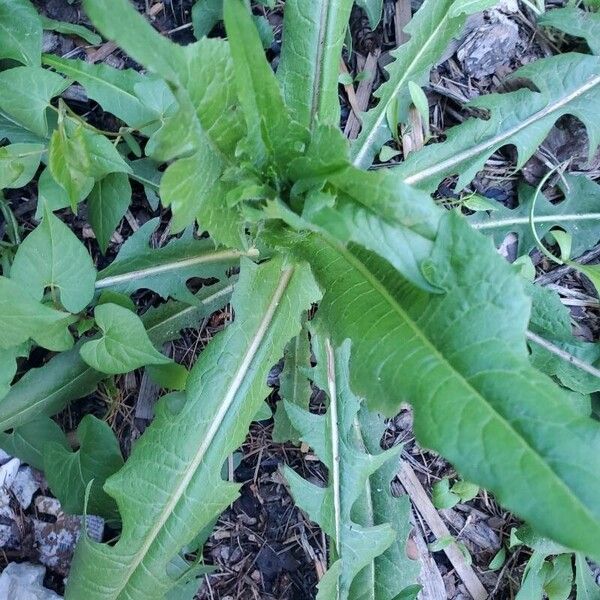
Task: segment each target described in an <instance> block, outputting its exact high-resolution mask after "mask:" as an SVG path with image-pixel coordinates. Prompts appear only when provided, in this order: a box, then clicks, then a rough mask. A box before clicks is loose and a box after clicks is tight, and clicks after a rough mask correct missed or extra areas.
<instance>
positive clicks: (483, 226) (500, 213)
mask: <svg viewBox="0 0 600 600" xmlns="http://www.w3.org/2000/svg"><path fill="white" fill-rule="evenodd" d="M563 181H564V185H561V188H562V190H563V192H564V195H565V199H564V200H563V201H561V202H559V203H558V204H553V203H551V202H550V201H549V200H548V199H547V198H546V197H545V196H544V195H543V194H538V193H537V190H536V189H535V188H532V187H530V186H527V185H522V186H521V187H520V189H519V206H518V207H516V208H514V209H510V208H507V207H506V206H504V205H503V204H501V203H500V202H493V201H490V202H491V205H492V206H493V207H494V208H495V210H491V211H489V212H486V211H480V212H477V213H475V214H474V215H472V216H471V217H469V221H470V222H471V224H472V225H473V226H474V227H475V228H476V229H479V230H480V231H481V232H482V233H485V234H486V235H490V236H491V237H492V239H493V240H494V244H496V245H497V246H498V245H500V244H501V243H502V241H503V240H504V238H505V237H506V236H507V235H508V234H509V233H516V234H517V235H518V245H517V254H518V255H519V256H520V255H522V254H528V253H529V252H530V251H531V250H532V249H533V248H535V247H536V245H537V241H536V239H535V236H534V234H533V230H532V226H531V223H530V221H531V222H532V223H533V225H534V226H535V231H536V232H537V235H538V237H539V238H540V239H542V238H544V237H545V236H546V235H547V234H548V233H549V232H550V230H551V229H554V228H556V227H560V228H561V229H564V230H565V231H567V232H569V233H570V234H571V235H572V246H571V253H572V255H573V256H579V255H581V254H583V252H585V251H586V250H588V249H589V248H591V247H593V246H594V245H595V244H596V242H597V241H598V239H600V227H599V225H598V224H599V222H600V186H599V185H598V184H597V183H595V182H593V181H591V180H590V179H588V178H587V177H584V176H573V175H564V180H563ZM533 202H535V206H534V212H533V215H532V214H531V208H532V205H533Z"/></svg>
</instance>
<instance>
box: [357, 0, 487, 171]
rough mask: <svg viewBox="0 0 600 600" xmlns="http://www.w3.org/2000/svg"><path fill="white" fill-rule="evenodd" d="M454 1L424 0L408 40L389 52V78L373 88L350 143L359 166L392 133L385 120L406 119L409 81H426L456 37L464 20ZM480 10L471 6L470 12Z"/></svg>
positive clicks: (367, 163)
mask: <svg viewBox="0 0 600 600" xmlns="http://www.w3.org/2000/svg"><path fill="white" fill-rule="evenodd" d="M454 4H455V1H454V0H426V2H424V3H423V6H421V8H420V9H419V11H418V12H417V14H416V15H415V17H414V18H413V20H412V21H411V22H410V24H409V25H408V26H407V27H406V33H408V34H409V35H410V40H409V41H408V42H406V43H405V44H404V45H402V46H400V47H399V48H398V49H396V50H394V51H392V52H391V53H390V54H391V56H392V57H393V58H394V59H395V60H394V61H393V62H391V63H390V64H389V65H387V66H386V71H387V72H388V75H389V78H388V80H387V81H386V82H385V83H383V84H381V86H379V88H377V90H375V93H374V96H375V97H376V98H378V102H377V104H376V105H375V106H374V107H373V108H372V109H371V110H369V111H367V112H366V113H365V114H363V115H362V129H361V132H360V134H359V136H358V138H357V139H356V140H355V141H354V142H353V143H352V150H351V153H352V159H353V161H354V163H355V164H356V165H358V166H361V167H368V166H370V165H371V163H372V162H373V158H374V157H375V155H376V154H377V153H378V152H379V150H380V149H381V147H382V146H383V144H385V142H387V141H388V140H389V139H391V138H392V135H393V134H395V132H392V131H391V130H390V126H389V122H390V119H388V116H389V115H392V118H391V121H393V122H394V123H397V122H399V121H400V122H406V119H407V116H408V109H409V108H410V105H411V102H412V100H411V95H410V90H409V86H408V84H409V83H410V82H411V81H412V82H414V83H416V84H418V85H423V84H425V83H427V81H428V79H429V71H430V70H431V68H432V67H433V66H434V65H435V64H436V63H437V62H438V61H439V60H440V58H441V56H442V54H443V53H444V51H445V50H446V48H447V47H448V45H449V44H450V42H451V41H452V38H454V37H457V36H458V35H459V34H460V32H461V30H462V27H463V25H464V23H465V21H466V17H465V15H464V14H460V13H458V14H454V13H453V10H452V9H453V5H454ZM477 10H479V8H478V7H474V8H473V9H471V10H469V12H475V11H477Z"/></svg>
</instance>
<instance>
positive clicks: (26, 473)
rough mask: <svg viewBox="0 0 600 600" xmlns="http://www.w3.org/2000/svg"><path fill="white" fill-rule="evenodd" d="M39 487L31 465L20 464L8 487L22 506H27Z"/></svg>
mask: <svg viewBox="0 0 600 600" xmlns="http://www.w3.org/2000/svg"><path fill="white" fill-rule="evenodd" d="M39 488H40V486H39V484H38V482H37V480H36V478H35V475H34V473H33V470H32V469H31V467H25V466H22V467H20V468H19V471H18V472H17V476H16V477H15V480H14V481H13V484H12V485H11V487H10V489H11V491H12V493H13V494H14V495H15V498H16V499H17V501H18V502H19V504H20V505H21V506H22V507H23V508H28V507H29V505H30V504H31V499H32V498H33V495H34V494H35V493H36V492H37V491H38V489H39Z"/></svg>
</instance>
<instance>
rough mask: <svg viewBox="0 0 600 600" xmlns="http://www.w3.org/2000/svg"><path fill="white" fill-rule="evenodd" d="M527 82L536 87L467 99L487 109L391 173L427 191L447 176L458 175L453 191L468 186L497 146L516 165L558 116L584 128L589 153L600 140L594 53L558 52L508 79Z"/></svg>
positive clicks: (599, 63)
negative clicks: (513, 153)
mask: <svg viewBox="0 0 600 600" xmlns="http://www.w3.org/2000/svg"><path fill="white" fill-rule="evenodd" d="M517 77H520V78H524V79H528V80H530V81H531V82H532V83H533V84H534V85H535V86H536V87H537V89H538V90H539V91H531V90H529V89H521V90H518V91H516V92H512V93H509V94H490V95H487V96H481V97H479V98H477V99H476V100H474V101H472V102H471V103H470V106H472V107H474V108H479V109H483V110H486V111H489V113H490V114H489V118H487V119H476V118H472V119H469V120H468V121H465V122H464V123H463V124H461V125H458V126H456V127H453V128H452V129H449V130H448V132H447V139H446V141H445V142H442V143H440V144H432V145H430V146H426V147H425V148H423V150H420V151H419V152H414V153H412V154H411V155H410V156H409V157H408V159H407V160H406V161H405V162H404V163H403V164H402V165H400V166H399V167H397V168H395V169H394V173H395V174H396V176H397V177H398V178H399V179H402V180H404V181H405V182H406V183H409V184H414V185H418V186H419V187H422V188H425V189H428V190H433V189H435V188H436V186H437V185H438V184H439V183H440V182H441V181H442V180H443V179H444V178H445V177H447V176H449V175H459V179H458V184H457V189H462V188H463V187H464V186H465V185H466V184H468V183H469V182H470V181H471V180H472V179H473V177H474V176H475V174H476V173H477V172H478V171H479V170H480V169H482V168H483V166H484V165H485V162H486V161H487V159H488V158H489V157H490V156H491V155H492V154H493V153H494V152H496V151H497V150H498V149H500V148H502V147H503V146H506V145H507V144H512V145H514V146H516V148H517V150H518V154H519V158H518V161H517V167H518V168H520V167H522V166H523V165H524V164H525V162H526V161H527V160H528V159H529V158H530V157H531V156H532V154H533V153H534V152H535V151H536V150H537V148H538V147H539V146H540V144H541V143H542V142H543V141H544V139H545V137H546V136H547V135H548V133H549V132H550V129H551V128H552V126H553V125H554V124H555V123H556V121H557V120H558V119H559V118H560V117H562V116H563V115H567V114H570V115H574V116H575V117H577V118H578V119H580V120H581V122H582V123H583V124H584V125H585V126H586V127H587V132H588V137H589V152H590V156H592V155H593V154H594V152H595V151H596V148H597V147H598V142H599V141H600V126H599V124H598V119H597V118H596V113H595V110H594V106H595V105H596V103H597V102H598V99H599V98H600V57H596V56H588V55H585V54H575V53H572V54H561V55H559V56H553V57H551V58H545V59H542V60H538V61H535V62H534V63H531V64H529V65H526V66H525V67H523V68H521V69H519V70H518V71H517V72H516V73H514V74H513V78H517Z"/></svg>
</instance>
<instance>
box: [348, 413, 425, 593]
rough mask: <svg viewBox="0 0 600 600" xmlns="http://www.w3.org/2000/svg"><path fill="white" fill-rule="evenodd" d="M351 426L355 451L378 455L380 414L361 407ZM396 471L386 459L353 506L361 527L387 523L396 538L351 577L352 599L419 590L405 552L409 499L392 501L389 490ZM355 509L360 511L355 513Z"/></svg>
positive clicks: (415, 565) (415, 572)
mask: <svg viewBox="0 0 600 600" xmlns="http://www.w3.org/2000/svg"><path fill="white" fill-rule="evenodd" d="M353 427H354V433H355V436H354V437H355V443H356V445H357V447H358V448H363V449H364V448H366V450H367V451H368V452H369V453H371V454H376V453H378V452H381V438H382V436H383V432H384V430H385V421H384V419H383V418H382V417H381V415H378V414H375V413H372V412H370V411H368V410H366V408H365V407H364V406H362V407H361V409H360V411H359V413H358V420H355V422H354V424H353ZM397 469H398V463H397V462H396V461H394V460H390V461H388V462H387V463H385V464H384V465H383V466H382V467H381V468H379V469H378V470H377V471H375V472H374V473H373V474H372V475H371V476H370V477H369V480H368V482H367V485H366V486H365V492H364V495H363V497H361V498H360V499H359V501H358V502H357V504H356V505H355V518H356V519H357V521H358V522H359V523H360V524H361V525H363V527H364V526H369V525H378V524H382V523H390V524H391V526H392V527H393V529H394V532H395V534H396V536H395V539H394V541H393V542H392V544H391V545H390V546H389V547H388V548H387V550H385V552H384V553H383V554H380V555H379V556H376V557H375V560H374V561H373V563H372V564H369V565H367V566H366V567H365V568H364V569H363V571H361V572H360V573H359V574H358V576H357V577H356V578H355V580H354V582H353V585H352V588H351V592H350V597H351V598H352V599H353V600H401V599H402V598H404V597H405V596H406V597H407V598H416V595H417V593H418V591H419V590H420V586H418V585H417V577H418V575H419V563H418V562H417V561H415V560H412V559H410V558H409V557H408V556H407V553H406V545H407V543H408V538H409V535H410V533H411V530H412V525H411V521H410V514H411V510H412V507H411V503H410V498H409V497H408V495H406V494H405V495H403V496H401V497H399V498H396V497H394V496H393V495H392V493H391V489H390V484H391V482H392V480H393V479H394V477H395V476H396V472H397ZM357 508H360V509H361V510H360V511H357V510H356V509H357ZM357 513H358V514H357ZM403 593H404V595H403ZM410 594H412V595H410Z"/></svg>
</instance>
